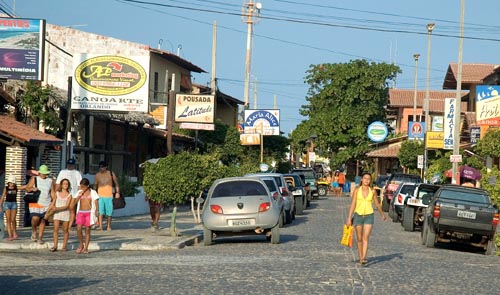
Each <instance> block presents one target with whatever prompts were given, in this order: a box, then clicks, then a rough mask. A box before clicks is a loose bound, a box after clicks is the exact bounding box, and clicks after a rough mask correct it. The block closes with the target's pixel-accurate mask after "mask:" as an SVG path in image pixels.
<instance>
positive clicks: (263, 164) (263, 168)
mask: <svg viewBox="0 0 500 295" xmlns="http://www.w3.org/2000/svg"><path fill="white" fill-rule="evenodd" d="M259 169H260V171H261V172H267V170H269V165H267V164H265V163H261V164H259Z"/></svg>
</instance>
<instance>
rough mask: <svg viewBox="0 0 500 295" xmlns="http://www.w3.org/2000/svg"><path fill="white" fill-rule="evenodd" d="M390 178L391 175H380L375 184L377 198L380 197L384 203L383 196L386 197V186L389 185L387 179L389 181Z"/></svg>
mask: <svg viewBox="0 0 500 295" xmlns="http://www.w3.org/2000/svg"><path fill="white" fill-rule="evenodd" d="M389 176H390V175H379V176H377V179H375V184H374V186H373V188H374V189H375V192H376V193H377V197H379V199H380V201H381V202H382V196H383V195H384V187H385V184H386V183H387V179H389Z"/></svg>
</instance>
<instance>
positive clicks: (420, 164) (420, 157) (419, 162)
mask: <svg viewBox="0 0 500 295" xmlns="http://www.w3.org/2000/svg"><path fill="white" fill-rule="evenodd" d="M417 168H418V169H422V168H424V155H418V156H417Z"/></svg>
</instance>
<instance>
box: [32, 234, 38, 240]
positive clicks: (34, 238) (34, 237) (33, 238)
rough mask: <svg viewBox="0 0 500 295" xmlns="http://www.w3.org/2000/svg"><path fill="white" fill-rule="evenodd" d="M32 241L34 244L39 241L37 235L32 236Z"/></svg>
mask: <svg viewBox="0 0 500 295" xmlns="http://www.w3.org/2000/svg"><path fill="white" fill-rule="evenodd" d="M31 240H32V241H33V242H36V241H38V239H37V238H36V235H35V234H31Z"/></svg>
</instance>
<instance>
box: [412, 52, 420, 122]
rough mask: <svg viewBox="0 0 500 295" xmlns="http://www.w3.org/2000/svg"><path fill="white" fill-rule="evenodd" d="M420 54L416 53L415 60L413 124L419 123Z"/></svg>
mask: <svg viewBox="0 0 500 295" xmlns="http://www.w3.org/2000/svg"><path fill="white" fill-rule="evenodd" d="M419 57H420V54H418V53H415V54H414V55H413V59H414V60H415V83H414V84H415V91H414V93H413V122H416V121H417V77H418V58H419Z"/></svg>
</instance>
